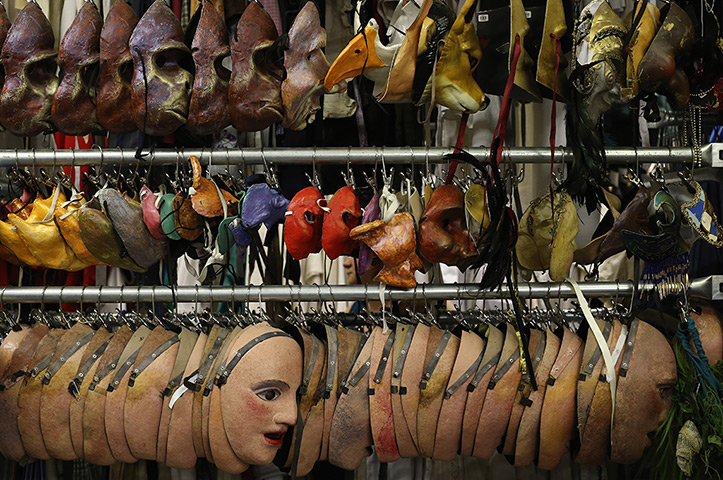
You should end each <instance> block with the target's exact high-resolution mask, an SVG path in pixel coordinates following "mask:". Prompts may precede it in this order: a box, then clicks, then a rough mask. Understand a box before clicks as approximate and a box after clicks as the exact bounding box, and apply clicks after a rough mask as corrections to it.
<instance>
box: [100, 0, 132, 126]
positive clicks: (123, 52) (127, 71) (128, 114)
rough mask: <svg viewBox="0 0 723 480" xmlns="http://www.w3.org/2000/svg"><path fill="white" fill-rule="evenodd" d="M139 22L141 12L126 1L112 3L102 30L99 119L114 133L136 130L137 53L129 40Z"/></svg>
mask: <svg viewBox="0 0 723 480" xmlns="http://www.w3.org/2000/svg"><path fill="white" fill-rule="evenodd" d="M136 24H138V16H137V15H136V12H135V11H133V8H131V6H130V5H128V4H127V3H126V2H125V1H117V2H115V3H114V4H113V6H112V7H110V10H109V11H108V16H107V17H106V19H105V24H104V25H103V29H102V30H101V31H100V64H101V69H100V89H99V91H98V120H99V121H100V123H101V125H103V128H105V129H106V130H108V131H109V132H110V133H117V134H121V133H131V132H133V131H135V130H136V129H137V128H138V127H136V122H135V121H133V110H132V108H131V78H132V76H133V57H132V56H131V50H130V47H128V40H129V39H130V37H131V34H132V33H133V29H134V28H135V27H136Z"/></svg>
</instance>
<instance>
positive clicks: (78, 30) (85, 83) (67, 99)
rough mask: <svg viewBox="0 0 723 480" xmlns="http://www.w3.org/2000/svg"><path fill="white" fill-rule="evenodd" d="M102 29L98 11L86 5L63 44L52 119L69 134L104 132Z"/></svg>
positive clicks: (59, 52) (64, 38) (88, 3)
mask: <svg viewBox="0 0 723 480" xmlns="http://www.w3.org/2000/svg"><path fill="white" fill-rule="evenodd" d="M121 3H123V2H121ZM102 26H103V19H102V18H101V16H100V12H99V11H98V8H97V7H96V6H95V5H94V4H93V3H92V2H85V4H84V5H83V8H81V9H80V11H79V12H78V14H77V15H76V16H75V19H74V20H73V23H72V24H71V25H70V27H69V28H68V30H67V31H66V32H65V36H64V37H63V41H62V42H60V50H59V51H58V66H59V67H60V85H58V89H57V90H56V91H55V96H54V98H53V107H52V109H51V118H52V121H53V124H54V125H55V127H56V128H57V129H58V130H60V131H61V132H62V133H65V134H66V135H86V134H88V133H92V132H99V131H102V130H103V127H102V126H101V125H100V123H99V122H98V116H97V113H96V103H97V102H96V92H97V91H98V72H99V71H100V47H99V42H100V32H101V28H102Z"/></svg>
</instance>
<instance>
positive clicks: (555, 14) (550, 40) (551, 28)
mask: <svg viewBox="0 0 723 480" xmlns="http://www.w3.org/2000/svg"><path fill="white" fill-rule="evenodd" d="M565 32H567V23H566V22H565V7H564V5H563V2H562V0H547V3H546V4H545V24H544V26H543V28H542V43H541V44H540V53H539V55H538V57H537V82H538V83H539V84H540V85H542V86H543V87H546V88H547V89H549V90H554V91H555V92H556V93H557V95H559V96H560V100H563V101H564V100H565V99H566V98H567V97H568V95H569V91H568V88H569V87H568V83H567V78H566V77H565V67H566V66H567V59H566V58H565V55H564V54H563V53H562V52H560V60H559V61H560V64H559V66H558V70H557V83H555V62H556V56H557V40H555V38H554V37H553V36H552V35H553V34H554V35H555V36H557V38H559V39H562V37H563V35H565Z"/></svg>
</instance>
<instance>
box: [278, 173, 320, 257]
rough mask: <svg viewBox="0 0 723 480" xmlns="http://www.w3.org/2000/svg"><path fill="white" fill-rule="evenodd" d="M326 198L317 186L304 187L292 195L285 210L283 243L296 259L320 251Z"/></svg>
mask: <svg viewBox="0 0 723 480" xmlns="http://www.w3.org/2000/svg"><path fill="white" fill-rule="evenodd" d="M324 208H326V200H325V199H324V196H323V195H322V194H321V192H320V191H319V189H318V188H317V187H313V186H312V187H306V188H305V189H303V190H301V191H300V192H299V193H297V194H296V195H294V198H292V199H291V203H289V208H288V210H286V222H285V223H284V243H285V244H286V248H288V249H289V253H290V254H291V256H292V257H294V258H295V259H296V260H301V259H303V258H306V257H308V256H309V254H311V253H318V252H319V251H321V234H322V225H323V221H324V210H323V209H324Z"/></svg>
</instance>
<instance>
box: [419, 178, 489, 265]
mask: <svg viewBox="0 0 723 480" xmlns="http://www.w3.org/2000/svg"><path fill="white" fill-rule="evenodd" d="M419 253H420V255H422V257H424V258H425V259H426V260H427V261H429V262H432V263H446V264H447V265H456V266H457V267H459V269H460V270H464V269H465V268H467V267H468V266H469V264H470V263H471V262H472V261H473V260H474V258H475V257H476V256H477V249H476V248H475V246H474V243H472V238H471V237H470V236H469V231H468V230H467V222H466V221H465V218H464V194H463V193H462V190H460V189H459V188H458V187H456V186H454V185H442V186H441V187H439V188H437V189H436V190H435V191H434V193H433V194H432V198H430V199H429V203H428V204H427V208H425V209H424V214H423V215H422V219H421V220H420V221H419Z"/></svg>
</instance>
